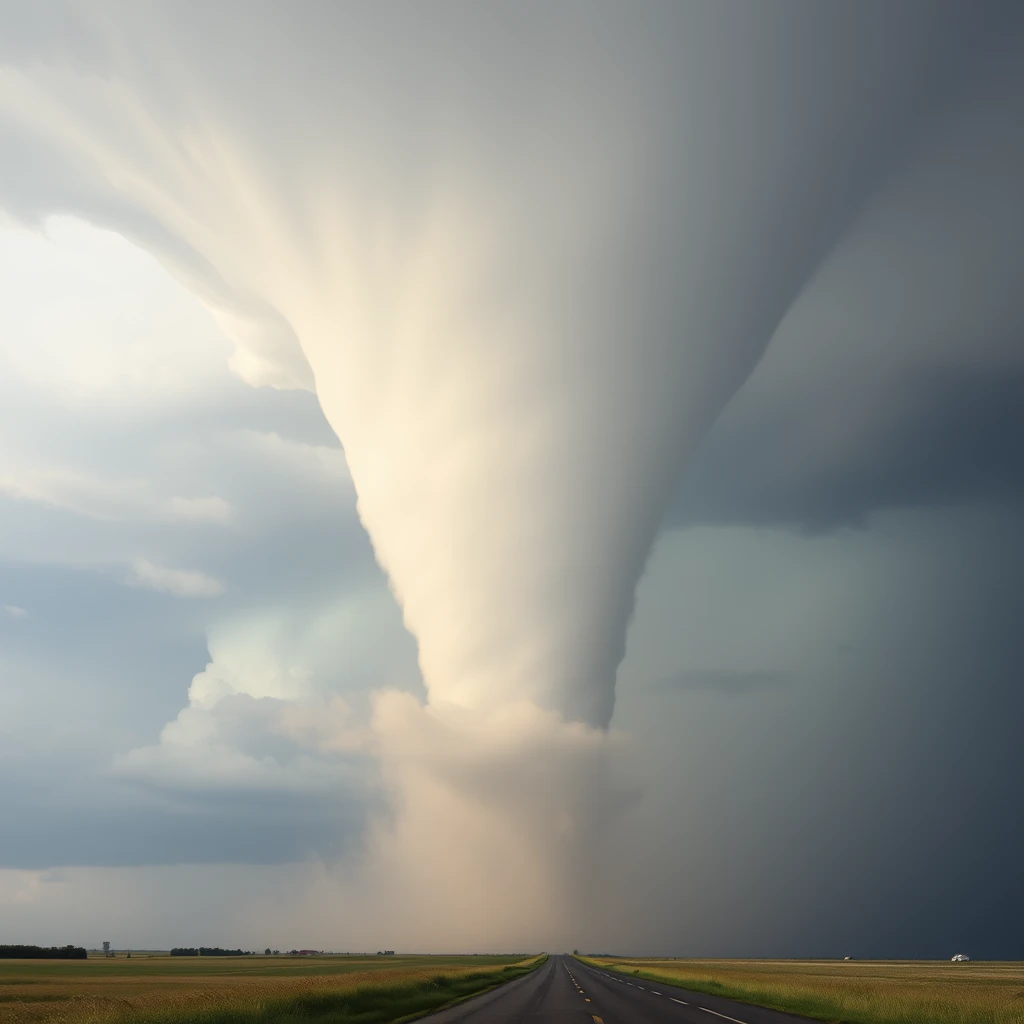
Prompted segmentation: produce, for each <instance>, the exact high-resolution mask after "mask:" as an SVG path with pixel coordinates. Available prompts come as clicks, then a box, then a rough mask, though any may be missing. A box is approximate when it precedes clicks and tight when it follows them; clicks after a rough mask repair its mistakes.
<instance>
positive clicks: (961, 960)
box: [952, 953, 971, 964]
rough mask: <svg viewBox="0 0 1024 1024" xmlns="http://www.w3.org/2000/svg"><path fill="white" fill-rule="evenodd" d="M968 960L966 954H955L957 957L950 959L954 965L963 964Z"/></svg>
mask: <svg viewBox="0 0 1024 1024" xmlns="http://www.w3.org/2000/svg"><path fill="white" fill-rule="evenodd" d="M970 959H971V958H970V957H969V956H968V955H967V954H966V953H957V955H956V956H954V957H953V958H952V962H953V963H955V964H965V963H967V962H968V961H969V960H970Z"/></svg>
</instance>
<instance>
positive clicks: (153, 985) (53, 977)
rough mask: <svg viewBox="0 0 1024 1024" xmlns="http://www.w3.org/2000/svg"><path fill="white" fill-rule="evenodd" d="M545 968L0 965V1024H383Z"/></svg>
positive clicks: (209, 962) (183, 962)
mask: <svg viewBox="0 0 1024 1024" xmlns="http://www.w3.org/2000/svg"><path fill="white" fill-rule="evenodd" d="M542 959H543V958H538V957H533V958H528V959H525V960H524V959H523V958H522V956H521V955H514V956H387V957H383V956H381V957H376V956H343V957H342V956H339V957H290V956H276V957H262V956H260V957H256V956H253V957H170V956H151V957H139V956H133V957H132V958H131V959H130V960H129V959H121V958H118V959H111V960H104V959H94V958H90V959H88V960H63V961H60V960H0V1024H128V1022H131V1024H293V1022H294V1024H299V1022H302V1024H335V1022H336V1024H386V1022H389V1021H396V1020H400V1019H402V1018H405V1017H408V1016H412V1015H415V1014H419V1013H425V1012H428V1011H430V1010H434V1009H437V1008H439V1007H441V1006H444V1005H447V1004H448V1003H451V1002H454V1001H457V1000H459V999H461V998H465V997H466V996H469V995H474V994H476V993H477V992H483V991H485V990H486V989H488V988H492V987H493V986H494V985H498V984H501V983H502V982H503V981H509V980H511V979H512V978H515V977H519V976H520V975H522V974H524V973H526V972H527V971H529V970H532V969H533V967H535V966H537V965H538V964H539V963H540V962H541V961H542Z"/></svg>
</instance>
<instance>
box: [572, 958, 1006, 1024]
mask: <svg viewBox="0 0 1024 1024" xmlns="http://www.w3.org/2000/svg"><path fill="white" fill-rule="evenodd" d="M580 959H581V960H583V962H584V963H589V964H592V965H594V966H598V967H605V968H607V969H609V970H613V971H618V972H620V973H623V974H628V975H630V976H634V975H635V976H637V977H640V978H647V979H648V980H649V981H660V982H664V983H665V984H669V985H678V986H680V987H682V988H688V989H691V990H693V991H697V992H707V993H709V994H712V995H718V996H726V997H728V998H730V999H738V1000H741V1001H742V1002H746V1003H754V1004H756V1005H758V1006H768V1007H771V1008H772V1009H775V1010H784V1011H786V1012H788V1013H795V1014H800V1015H801V1016H804V1017H811V1018H814V1019H816V1020H823V1021H830V1022H842V1024H1024V964H1021V963H996V962H985V961H974V962H971V963H960V964H954V963H949V962H947V961H929V960H849V961H843V960H838V961H837V960H668V959H640V960H634V959H627V958H621V957H612V958H607V957H597V958H589V957H580Z"/></svg>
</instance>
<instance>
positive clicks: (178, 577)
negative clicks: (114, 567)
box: [128, 558, 224, 597]
mask: <svg viewBox="0 0 1024 1024" xmlns="http://www.w3.org/2000/svg"><path fill="white" fill-rule="evenodd" d="M128 583H129V584H130V585H131V586H133V587H145V588H147V589H148V590H162V591H166V592H167V593H169V594H177V595H178V596H179V597H217V596H218V595H220V594H223V593H224V585H223V584H222V583H221V582H220V581H219V580H215V579H214V578H213V577H212V576H207V575H206V573H204V572H199V571H198V570H195V569H171V568H168V567H167V566H163V565H155V564H154V563H153V562H150V561H147V560H146V559H145V558H136V559H135V561H134V562H133V563H132V575H131V576H130V577H129V579H128Z"/></svg>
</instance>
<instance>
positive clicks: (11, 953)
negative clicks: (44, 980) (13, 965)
mask: <svg viewBox="0 0 1024 1024" xmlns="http://www.w3.org/2000/svg"><path fill="white" fill-rule="evenodd" d="M88 955H89V954H88V953H86V951H85V950H84V949H83V948H82V947H81V946H0V958H3V959H5V960H84V959H85V958H86V957H87V956H88Z"/></svg>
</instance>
